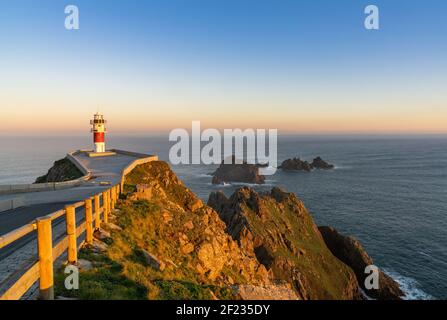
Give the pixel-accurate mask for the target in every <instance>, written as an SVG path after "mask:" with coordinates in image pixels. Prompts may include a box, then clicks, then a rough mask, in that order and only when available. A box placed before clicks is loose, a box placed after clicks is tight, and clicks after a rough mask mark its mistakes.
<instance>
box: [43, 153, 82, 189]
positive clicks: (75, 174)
mask: <svg viewBox="0 0 447 320" xmlns="http://www.w3.org/2000/svg"><path fill="white" fill-rule="evenodd" d="M82 176H83V174H82V172H81V171H80V170H79V169H78V168H77V167H76V166H75V165H74V164H73V163H72V162H71V161H70V160H69V159H67V158H64V159H61V160H58V161H56V162H55V163H54V164H53V167H51V168H50V170H48V173H47V174H46V175H44V176H41V177H39V178H37V179H36V182H35V183H47V182H64V181H70V180H75V179H78V178H81V177H82Z"/></svg>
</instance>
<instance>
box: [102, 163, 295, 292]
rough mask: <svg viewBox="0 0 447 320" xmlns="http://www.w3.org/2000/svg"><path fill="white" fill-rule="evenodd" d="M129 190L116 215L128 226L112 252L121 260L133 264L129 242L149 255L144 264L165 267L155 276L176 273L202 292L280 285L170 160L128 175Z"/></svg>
mask: <svg viewBox="0 0 447 320" xmlns="http://www.w3.org/2000/svg"><path fill="white" fill-rule="evenodd" d="M125 190H128V193H127V196H126V198H127V199H126V200H122V202H121V203H120V206H119V207H120V209H121V210H122V213H121V214H120V215H117V217H118V224H119V225H120V227H121V228H122V229H123V230H122V232H118V235H116V236H115V238H114V243H113V244H112V246H111V248H110V250H109V252H112V254H113V256H114V257H115V259H116V260H117V261H118V262H120V263H124V264H128V263H129V262H128V258H127V256H128V255H129V253H128V252H129V250H135V249H129V246H130V247H132V248H138V250H139V251H140V252H148V253H150V256H149V255H144V259H141V260H142V263H143V264H144V265H148V260H151V261H156V262H157V263H156V264H157V265H162V266H164V268H163V270H161V268H158V269H159V270H158V273H157V274H156V275H154V279H155V280H154V281H157V282H156V283H160V281H168V280H169V279H171V278H172V277H173V275H175V279H180V280H181V281H183V282H184V283H197V284H198V286H200V288H203V290H205V289H206V290H209V289H208V288H209V287H216V288H229V289H231V288H232V287H233V286H235V285H252V286H260V287H264V286H275V283H274V282H273V276H272V274H271V272H269V271H268V270H267V269H266V267H265V266H264V265H263V264H262V263H260V262H259V261H258V260H257V259H256V256H254V255H253V254H251V255H249V254H247V253H245V252H244V251H243V250H242V249H241V248H240V246H239V245H238V243H237V241H235V240H233V239H232V238H231V236H229V235H228V234H227V233H226V231H225V228H226V226H225V224H224V223H223V221H222V220H221V219H220V218H219V215H218V214H217V213H216V211H215V210H213V209H212V208H210V207H209V206H207V205H205V204H204V203H203V202H202V201H201V200H200V199H198V198H197V197H196V195H195V194H194V193H192V192H191V191H190V190H189V189H187V188H186V187H185V186H184V185H183V183H182V182H181V181H180V180H179V179H178V178H177V176H176V175H175V174H174V173H173V172H172V171H171V169H170V168H169V166H168V165H167V164H166V163H165V162H161V161H157V162H151V163H147V164H144V165H141V166H138V167H137V168H135V169H134V170H133V171H132V172H131V173H130V174H129V175H128V176H127V177H126V181H125ZM127 243H130V245H127ZM126 252H127V253H126ZM148 257H149V258H150V257H152V258H150V259H149V258H148ZM154 257H156V259H155V258H154ZM136 260H137V261H138V259H136ZM123 261H124V262H123ZM151 265H153V263H151ZM152 269H154V267H152ZM155 269H157V268H155ZM130 276H132V275H130ZM164 277H166V279H165V278H164ZM164 279H165V280H164ZM148 281H149V280H148ZM169 281H170V280H169ZM188 288H190V287H189V286H188ZM165 289H166V288H165V287H162V289H158V290H165ZM198 290H199V289H198ZM200 290H201V289H200ZM289 290H290V291H291V293H290V294H291V295H292V294H293V291H292V290H291V289H289ZM216 294H217V293H216Z"/></svg>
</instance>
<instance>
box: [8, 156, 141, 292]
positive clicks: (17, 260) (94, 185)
mask: <svg viewBox="0 0 447 320" xmlns="http://www.w3.org/2000/svg"><path fill="white" fill-rule="evenodd" d="M75 157H76V158H77V159H78V161H80V162H81V163H82V164H83V165H84V166H85V167H87V168H88V170H90V171H91V172H92V175H93V178H92V179H91V180H90V181H89V182H88V183H87V184H85V185H83V186H80V187H75V188H71V189H64V190H56V191H42V192H30V193H21V194H11V195H2V196H0V200H5V199H10V198H15V197H19V196H20V197H23V198H24V203H25V206H24V207H21V208H18V209H14V210H9V211H5V212H1V213H0V235H3V234H6V233H8V232H10V231H12V230H15V229H17V228H19V227H21V226H23V225H24V224H27V223H29V222H31V221H33V220H35V219H36V218H38V217H41V216H43V215H47V214H50V213H52V212H56V211H58V210H60V209H63V208H64V207H65V206H66V205H67V204H70V203H74V202H78V201H82V200H84V199H86V198H88V197H91V196H93V195H95V194H98V193H100V192H102V190H104V189H106V188H109V186H104V185H100V183H104V182H109V183H110V184H111V185H115V184H117V183H119V182H120V181H121V173H122V171H123V169H124V168H125V167H127V166H128V165H129V164H131V163H132V162H133V161H134V160H136V159H138V158H137V157H132V156H129V155H124V154H116V155H114V156H109V157H97V158H89V157H88V156H86V155H85V154H83V153H81V154H78V155H76V156H75ZM82 212H83V210H77V212H76V217H77V220H78V221H79V222H80V221H82V220H83V213H82ZM64 233H65V217H61V218H59V219H57V220H56V221H54V222H53V237H54V238H55V239H56V238H59V237H61V236H62V235H63V234H64ZM36 248H37V243H36V233H35V232H33V233H31V234H29V235H28V236H26V237H24V238H23V239H20V240H18V241H16V242H14V243H12V244H11V245H9V246H7V247H5V248H3V249H0V290H1V287H2V284H3V286H5V285H6V283H7V282H9V281H10V280H11V278H12V277H14V275H15V273H17V272H18V270H21V268H23V266H24V264H29V263H30V261H34V260H35V259H36Z"/></svg>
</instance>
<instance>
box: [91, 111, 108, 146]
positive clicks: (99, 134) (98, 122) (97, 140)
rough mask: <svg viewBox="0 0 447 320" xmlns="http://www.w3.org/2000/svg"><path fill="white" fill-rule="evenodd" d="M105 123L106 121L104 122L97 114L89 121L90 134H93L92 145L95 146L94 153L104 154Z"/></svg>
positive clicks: (100, 115)
mask: <svg viewBox="0 0 447 320" xmlns="http://www.w3.org/2000/svg"><path fill="white" fill-rule="evenodd" d="M106 123H107V121H106V120H104V116H103V115H102V114H100V113H99V112H97V113H96V114H95V115H94V116H93V120H90V124H91V125H92V129H91V132H93V143H94V144H95V151H94V152H95V153H105V152H106V143H105V134H106V132H107V129H106Z"/></svg>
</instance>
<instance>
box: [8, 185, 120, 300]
mask: <svg viewBox="0 0 447 320" xmlns="http://www.w3.org/2000/svg"><path fill="white" fill-rule="evenodd" d="M120 192H121V185H120V184H118V185H115V186H113V187H111V188H110V189H107V190H105V191H104V192H102V193H100V194H97V195H95V196H94V197H91V198H88V199H85V201H81V202H77V203H75V204H71V205H69V206H66V207H65V209H62V210H59V211H57V212H54V213H52V214H49V215H47V216H43V217H40V218H38V219H36V220H35V221H33V222H31V223H29V224H27V225H24V226H22V227H20V228H18V229H16V230H14V231H11V232H10V233H8V234H6V235H4V236H2V237H0V249H2V248H4V247H6V246H8V245H10V244H12V243H13V242H15V241H17V240H19V239H21V238H23V237H25V236H26V235H28V234H30V233H31V232H33V231H35V230H37V251H38V260H37V261H36V262H35V263H34V264H33V265H32V266H31V267H29V268H28V269H27V270H26V271H25V272H24V273H23V274H22V275H21V276H20V278H19V279H18V280H17V281H15V283H14V284H12V285H11V286H10V287H9V288H8V289H7V290H6V291H5V292H4V293H3V294H2V295H1V297H0V299H1V300H18V299H20V298H21V297H22V296H23V295H24V294H25V293H26V292H27V291H28V290H29V289H30V288H31V287H32V286H33V285H34V283H36V281H39V297H40V299H44V300H52V299H54V271H53V268H54V267H53V265H54V261H55V260H56V259H57V258H59V257H60V256H61V255H62V254H63V253H65V252H67V262H68V263H70V264H76V263H77V261H78V249H79V248H80V246H79V247H78V245H77V239H78V238H79V237H80V236H81V235H83V234H84V233H85V239H84V240H83V241H82V242H81V245H82V244H84V243H87V244H93V232H94V230H99V229H100V228H101V223H102V222H104V223H108V221H109V214H110V212H111V211H112V210H113V209H114V208H115V205H116V202H117V200H118V197H119V194H120ZM101 199H102V205H101V201H100V200H101ZM80 208H84V209H85V221H83V222H82V223H80V225H77V223H76V209H80ZM64 215H65V222H66V234H65V236H64V237H63V239H62V240H60V241H59V242H58V243H57V244H56V245H54V246H53V235H52V234H53V230H52V221H54V220H56V219H57V218H59V217H62V216H64Z"/></svg>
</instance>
